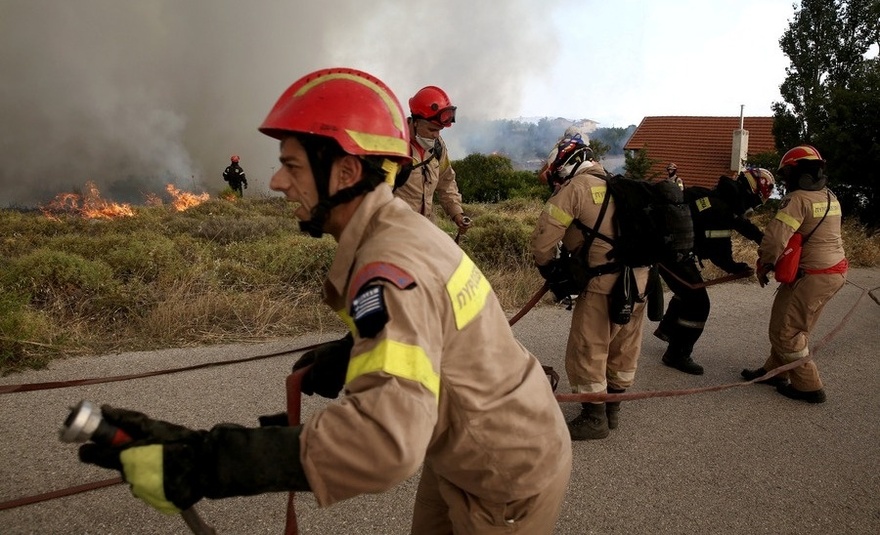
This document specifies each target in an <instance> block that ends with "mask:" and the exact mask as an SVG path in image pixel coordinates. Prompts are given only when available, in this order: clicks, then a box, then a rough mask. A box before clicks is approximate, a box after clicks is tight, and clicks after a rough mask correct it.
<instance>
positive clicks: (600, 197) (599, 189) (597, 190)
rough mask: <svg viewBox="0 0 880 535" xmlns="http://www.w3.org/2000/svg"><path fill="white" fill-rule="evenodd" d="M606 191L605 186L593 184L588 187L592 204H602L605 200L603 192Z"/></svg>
mask: <svg viewBox="0 0 880 535" xmlns="http://www.w3.org/2000/svg"><path fill="white" fill-rule="evenodd" d="M607 191H608V188H607V187H606V186H593V187H591V188H590V195H591V196H592V197H593V204H602V203H603V202H605V192H607Z"/></svg>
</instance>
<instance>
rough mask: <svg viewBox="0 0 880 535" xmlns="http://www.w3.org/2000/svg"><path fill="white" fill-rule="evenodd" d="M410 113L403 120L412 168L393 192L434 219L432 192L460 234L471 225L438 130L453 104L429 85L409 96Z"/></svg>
mask: <svg viewBox="0 0 880 535" xmlns="http://www.w3.org/2000/svg"><path fill="white" fill-rule="evenodd" d="M409 110H410V116H409V118H408V119H407V124H408V127H409V136H410V145H411V152H412V168H411V169H408V174H401V175H399V177H400V178H401V179H402V178H405V181H404V180H398V183H397V184H396V187H395V189H394V195H395V196H396V197H399V198H401V199H403V200H404V201H405V202H406V203H407V204H408V205H409V206H410V208H412V209H413V210H415V211H416V212H418V213H420V214H422V215H423V216H425V217H427V218H428V219H430V220H431V221H435V220H436V216H435V215H434V193H435V192H436V194H437V198H438V200H439V201H440V206H442V207H443V211H444V212H446V215H448V216H449V218H450V219H452V221H453V222H454V223H455V225H456V226H457V227H458V230H459V232H460V233H462V234H463V233H465V232H467V230H468V228H469V227H470V225H471V220H470V218H469V217H467V216H465V215H464V210H462V208H461V194H460V193H459V192H458V183H457V182H456V180H455V170H454V169H453V168H452V164H450V162H449V152H448V151H447V150H446V142H445V141H443V138H442V137H440V131H441V130H443V129H444V128H449V127H451V126H452V123H454V122H455V110H456V107H455V106H453V105H452V101H450V100H449V96H448V95H447V94H446V92H445V91H443V90H442V89H440V88H439V87H436V86H433V85H429V86H426V87H423V88H421V89H419V90H418V91H417V92H416V94H415V95H413V97H412V98H410V99H409Z"/></svg>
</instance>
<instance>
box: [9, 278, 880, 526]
mask: <svg viewBox="0 0 880 535" xmlns="http://www.w3.org/2000/svg"><path fill="white" fill-rule="evenodd" d="M744 276H747V274H743V273H740V274H734V275H733V276H727V277H721V279H724V280H723V281H722V280H721V279H714V280H712V281H707V282H709V283H712V284H720V283H721V282H727V281H729V280H735V279H737V278H743V277H744ZM847 282H849V281H847ZM850 284H852V285H853V286H856V287H857V288H859V289H861V290H862V294H861V295H860V296H859V297H858V299H856V302H855V303H854V304H853V306H852V308H851V309H850V310H849V312H847V314H846V315H845V316H844V317H843V318H842V319H841V321H840V322H839V323H838V324H837V326H835V327H834V328H833V329H832V330H831V331H830V332H829V333H828V334H826V335H825V337H823V338H822V339H821V340H820V341H819V342H818V343H817V344H815V345H814V347H813V349H812V351H811V354H810V355H807V356H806V357H802V358H800V359H798V360H796V361H793V362H790V363H788V364H785V365H783V366H780V367H778V368H775V369H773V370H770V371H768V372H767V373H766V374H764V375H763V376H761V377H757V378H755V379H752V380H750V381H740V382H737V383H728V384H723V385H716V386H710V387H702V388H692V389H681V390H669V391H656V392H629V393H622V394H607V393H572V394H556V395H555V397H556V400H557V401H558V402H560V403H578V402H589V401H627V400H637V399H647V398H654V397H672V396H681V395H686V394H693V393H703V392H711V391H719V390H725V389H729V388H733V387H741V386H746V385H750V384H753V383H757V382H761V381H766V380H767V379H770V378H772V377H775V376H777V375H779V374H780V373H784V372H786V371H788V370H791V369H793V368H796V367H798V366H800V365H802V364H803V363H804V362H806V361H807V360H809V359H811V358H813V357H814V356H815V354H816V353H818V352H819V350H820V349H821V348H822V347H824V345H825V344H827V343H828V342H829V341H830V340H831V339H833V338H834V337H835V336H836V335H837V334H838V333H839V331H840V330H841V329H842V328H843V326H844V325H845V324H846V323H847V322H848V321H849V319H850V317H851V316H852V314H853V313H854V312H855V309H856V307H857V306H858V304H859V303H860V302H861V300H862V298H864V296H865V295H866V294H867V295H869V296H870V297H871V298H872V299H873V300H874V301H875V302H877V303H878V304H880V300H878V298H877V297H876V296H875V295H874V292H875V291H876V290H878V289H880V287H877V288H873V289H871V290H868V289H866V288H862V287H861V286H859V285H857V284H855V283H850ZM548 290H549V285H548V284H546V283H545V284H544V285H543V286H542V287H541V288H540V289H538V291H536V292H535V294H534V295H533V296H532V297H531V299H529V301H528V302H527V303H526V304H525V305H524V306H523V308H522V309H521V310H520V311H519V312H517V313H516V314H515V315H514V316H512V317H511V318H510V320H508V324H509V325H511V326H512V325H514V324H515V323H516V322H517V321H519V319H521V318H522V317H523V316H525V314H526V313H528V312H529V311H530V310H531V309H532V308H534V307H535V305H536V304H537V303H538V302H539V301H540V299H541V297H543V295H544V294H545V293H547V291H548ZM318 345H320V344H312V345H309V346H305V347H302V348H298V349H292V350H288V351H283V352H278V353H273V354H270V355H258V356H255V357H249V358H244V359H237V360H231V361H224V362H215V363H207V364H202V365H196V366H187V367H182V368H176V369H170V370H160V371H155V372H147V373H143V374H134V375H130V376H114V377H108V378H91V379H83V380H78V381H76V380H75V381H67V382H52V383H33V384H24V385H9V386H7V387H5V388H4V387H0V394H6V393H14V392H24V391H32V390H42V389H49V388H64V387H67V386H77V385H81V384H97V383H101V382H112V381H123V380H128V379H134V378H140V377H150V376H154V375H160V374H165V373H176V372H180V371H188V370H194V369H200V368H206V367H211V366H219V365H225V364H234V363H239V362H247V361H252V360H258V359H263V358H268V357H272V356H278V355H284V354H290V353H296V352H298V351H305V350H308V349H312V348H314V347H317V346H318ZM307 369H308V368H302V369H300V370H297V371H296V372H294V373H292V374H290V375H289V376H288V377H287V384H286V386H287V411H288V422H289V424H290V425H298V424H299V421H300V418H301V394H300V392H301V383H302V376H303V374H304V373H305V371H306V370H307ZM122 482H123V481H122V479H121V478H119V477H116V478H111V479H107V480H102V481H95V482H91V483H86V484H83V485H78V486H75V487H69V488H67V489H62V490H58V491H51V492H47V493H43V494H40V495H35V496H30V497H25V498H19V499H16V500H11V501H7V502H0V511H2V510H5V509H12V508H15V507H19V506H22V505H29V504H33V503H39V502H42V501H47V500H52V499H55V498H60V497H64V496H70V495H73V494H78V493H81V492H87V491H90V490H95V489H99V488H104V487H107V486H112V485H116V484H119V483H122ZM192 515H195V511H193V512H192ZM188 516H191V515H190V514H187V515H185V516H184V519H185V520H186V521H187V525H188V526H190V528H191V529H192V530H193V532H194V533H197V534H198V533H206V534H208V533H213V531H203V532H198V531H195V529H196V528H193V527H192V526H191V525H190V522H191V521H192V518H190V520H187V517H188ZM199 520H200V519H199ZM195 522H198V521H195ZM196 525H197V526H198V524H196ZM208 529H210V527H208ZM297 534H298V526H297V520H296V511H295V507H294V493H293V492H291V493H290V494H289V497H288V505H287V516H286V525H285V535H297Z"/></svg>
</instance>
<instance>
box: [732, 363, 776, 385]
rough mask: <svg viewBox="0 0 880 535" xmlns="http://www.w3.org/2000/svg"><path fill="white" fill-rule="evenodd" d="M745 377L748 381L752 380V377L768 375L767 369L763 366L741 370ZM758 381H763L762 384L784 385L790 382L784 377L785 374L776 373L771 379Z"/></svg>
mask: <svg viewBox="0 0 880 535" xmlns="http://www.w3.org/2000/svg"><path fill="white" fill-rule="evenodd" d="M739 374H740V375H741V376H742V378H743V379H745V380H746V381H751V380H752V379H757V378H758V377H761V376H763V375H767V370H765V369H764V368H763V367H761V368H755V369H754V370H750V369H748V368H746V369H744V370H743V371H741V372H739ZM755 382H756V383H761V384H762V385H770V386H782V385H786V384H788V379H786V378H785V377H784V374H779V375H775V376H773V377H771V378H769V379H764V380H763V381H755Z"/></svg>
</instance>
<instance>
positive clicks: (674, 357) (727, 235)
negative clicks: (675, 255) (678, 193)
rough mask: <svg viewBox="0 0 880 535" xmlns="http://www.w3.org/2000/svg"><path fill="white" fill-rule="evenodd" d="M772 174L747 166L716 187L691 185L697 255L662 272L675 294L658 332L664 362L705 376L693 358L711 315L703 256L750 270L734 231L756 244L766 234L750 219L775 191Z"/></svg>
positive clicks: (728, 267)
mask: <svg viewBox="0 0 880 535" xmlns="http://www.w3.org/2000/svg"><path fill="white" fill-rule="evenodd" d="M773 185H774V180H773V174H772V173H770V171H768V170H766V169H761V168H757V167H756V168H749V169H746V170H745V171H743V172H741V173H740V174H739V175H738V176H737V178H736V180H733V179H731V178H728V177H726V176H722V177H719V178H718V183H717V184H716V185H715V187H714V188H712V189H708V188H703V187H699V186H689V187H686V188H685V189H684V199H685V201H687V203H688V205H689V206H690V212H691V217H692V218H693V222H694V254H695V255H696V259H694V257H692V256H687V257H685V258H683V259H681V260H680V261H678V262H674V261H670V262H664V263H662V264H661V265H660V266H659V273H660V275H661V276H662V277H663V280H664V281H666V285H667V286H668V287H669V289H670V290H671V291H672V293H673V296H672V299H671V300H670V301H669V306H668V307H667V308H666V313H665V314H664V315H663V319H662V320H661V321H660V325H659V326H658V327H657V329H656V330H655V331H654V336H656V337H657V338H660V339H661V340H663V341H664V342H668V343H669V346H668V347H667V349H666V352H665V353H664V354H663V358H662V362H663V364H665V365H667V366H669V367H671V368H675V369H677V370H679V371H682V372H685V373H689V374H692V375H702V374H703V367H702V366H701V365H699V364H698V363H697V362H695V361H694V359H693V357H692V353H693V350H694V346H695V345H696V343H697V341H698V340H699V339H700V336H701V335H702V334H703V329H705V327H706V320H707V319H708V318H709V309H710V301H709V293H708V292H707V291H706V288H705V287H697V288H693V287H692V286H700V285H701V284H702V283H703V276H702V274H701V273H700V270H699V269H698V267H697V261H699V263H700V266H702V261H703V260H708V261H711V262H712V263H713V264H715V265H716V266H718V267H719V268H721V269H723V270H724V271H726V272H728V273H742V272H746V271H749V265H748V264H746V263H745V262H736V261H735V260H734V259H733V242H732V241H731V236H732V231H734V230H735V231H737V232H739V233H740V234H742V235H743V236H745V237H746V238H748V239H749V240H751V241H753V242H755V243H756V244H760V243H761V238H763V237H764V233H762V232H761V229H759V228H758V227H756V226H755V224H754V223H752V222H751V221H749V219H748V215H750V214H751V212H753V211H754V209H755V208H756V207H758V206H760V205H762V204H764V203H765V202H766V201H767V199H769V198H770V194H771V193H773Z"/></svg>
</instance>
